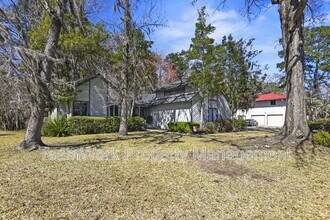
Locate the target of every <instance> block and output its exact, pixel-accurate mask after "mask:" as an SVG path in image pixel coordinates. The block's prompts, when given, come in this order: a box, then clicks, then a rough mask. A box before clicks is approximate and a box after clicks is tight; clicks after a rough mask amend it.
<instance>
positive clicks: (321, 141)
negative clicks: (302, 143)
mask: <svg viewBox="0 0 330 220" xmlns="http://www.w3.org/2000/svg"><path fill="white" fill-rule="evenodd" d="M312 141H313V143H314V144H316V145H322V146H324V147H330V133H329V132H327V131H319V132H316V133H315V134H313V137H312Z"/></svg>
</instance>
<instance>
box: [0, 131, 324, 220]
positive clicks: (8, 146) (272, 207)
mask: <svg viewBox="0 0 330 220" xmlns="http://www.w3.org/2000/svg"><path fill="white" fill-rule="evenodd" d="M23 135H24V133H23V132H4V131H0V219H60V218H62V219H116V218H120V217H121V218H122V219H329V218H330V213H329V210H330V196H329V191H330V185H329V176H330V169H329V167H330V157H329V155H330V150H329V149H326V148H320V149H317V150H316V151H315V152H314V154H312V153H311V152H309V150H306V152H305V153H302V151H301V152H300V153H299V154H297V153H296V152H291V153H288V152H285V151H274V150H270V149H267V148H264V147H262V146H249V144H248V143H249V140H250V139H251V138H255V137H265V136H271V135H273V134H272V133H268V132H267V131H252V132H240V133H231V134H216V135H205V136H194V137H191V136H181V135H178V134H165V133H148V132H135V133H131V134H130V135H129V136H128V137H127V138H124V139H119V138H117V136H116V135H115V134H101V135H82V136H71V137H65V138H44V139H43V140H44V142H45V143H46V144H49V145H50V146H52V147H50V149H48V150H41V151H31V152H18V151H15V150H14V146H15V145H17V144H19V142H20V141H21V140H22V138H23ZM258 147H261V148H258ZM246 150H248V151H246ZM203 153H205V154H203ZM203 155H206V156H207V159H208V160H203V159H205V158H203Z"/></svg>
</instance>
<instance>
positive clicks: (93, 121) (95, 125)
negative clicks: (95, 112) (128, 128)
mask: <svg viewBox="0 0 330 220" xmlns="http://www.w3.org/2000/svg"><path fill="white" fill-rule="evenodd" d="M68 121H69V126H70V130H71V133H72V134H99V133H113V132H118V131H119V124H120V119H119V117H117V116H112V117H89V116H74V117H71V118H69V120H68Z"/></svg>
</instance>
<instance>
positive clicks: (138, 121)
mask: <svg viewBox="0 0 330 220" xmlns="http://www.w3.org/2000/svg"><path fill="white" fill-rule="evenodd" d="M143 126H144V118H141V117H138V116H136V117H130V118H128V119H127V127H128V130H129V131H140V130H142V127H143Z"/></svg>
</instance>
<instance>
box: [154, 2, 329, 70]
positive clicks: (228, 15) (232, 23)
mask: <svg viewBox="0 0 330 220" xmlns="http://www.w3.org/2000/svg"><path fill="white" fill-rule="evenodd" d="M217 2H219V1H216V0H204V1H203V0H200V1H199V4H198V5H196V6H192V5H191V4H190V2H189V0H181V1H179V0H167V1H166V2H165V3H164V6H165V10H166V15H167V27H164V28H160V29H157V30H156V31H155V32H154V34H153V36H152V39H153V40H154V41H155V46H154V50H155V51H158V52H160V53H161V54H164V55H166V54H167V53H171V52H177V51H180V50H182V49H188V48H189V45H190V42H191V38H192V37H193V36H194V30H195V22H196V19H197V9H198V8H200V7H201V6H203V5H205V6H206V7H207V10H208V14H209V17H208V22H209V23H211V24H212V25H213V26H215V27H216V31H215V32H214V34H212V35H211V37H213V38H214V39H215V40H216V42H220V41H221V39H222V37H223V36H224V35H229V34H232V35H233V37H234V38H235V39H239V38H244V39H250V38H255V41H254V49H256V50H262V51H263V52H262V53H261V54H260V55H259V56H258V58H257V59H258V61H259V62H260V64H261V65H263V66H265V65H267V66H268V68H269V69H268V70H267V71H265V72H266V73H267V74H268V75H272V74H274V73H278V70H277V68H276V63H278V62H280V61H281V60H280V58H279V57H278V55H277V52H278V51H279V50H280V49H281V46H280V45H279V43H278V40H279V38H280V37H281V29H280V21H279V15H278V7H277V6H272V5H269V8H268V9H267V10H263V11H262V12H261V13H260V14H259V16H258V17H257V18H255V19H253V20H252V21H251V22H248V21H247V19H245V18H243V17H242V14H241V13H240V9H242V5H243V4H244V0H236V1H234V0H228V3H227V5H226V7H225V8H221V9H220V11H217V10H216V7H217V4H216V3H217ZM269 2H270V0H269ZM327 2H328V3H327V5H326V6H325V7H324V8H323V10H324V11H325V12H326V11H329V9H330V7H329V0H327ZM327 18H328V19H327V22H326V23H325V24H326V25H329V24H330V16H329V14H328V15H327Z"/></svg>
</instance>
